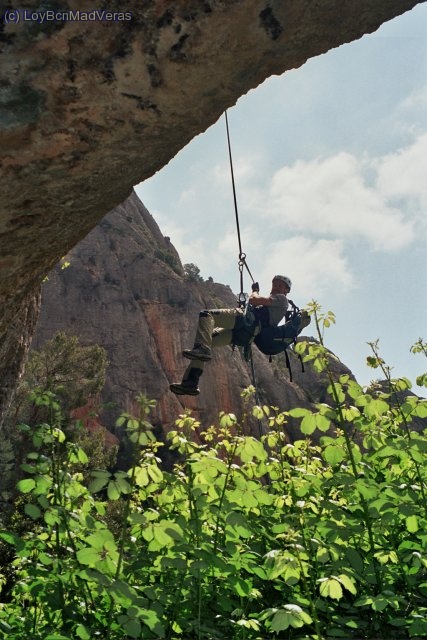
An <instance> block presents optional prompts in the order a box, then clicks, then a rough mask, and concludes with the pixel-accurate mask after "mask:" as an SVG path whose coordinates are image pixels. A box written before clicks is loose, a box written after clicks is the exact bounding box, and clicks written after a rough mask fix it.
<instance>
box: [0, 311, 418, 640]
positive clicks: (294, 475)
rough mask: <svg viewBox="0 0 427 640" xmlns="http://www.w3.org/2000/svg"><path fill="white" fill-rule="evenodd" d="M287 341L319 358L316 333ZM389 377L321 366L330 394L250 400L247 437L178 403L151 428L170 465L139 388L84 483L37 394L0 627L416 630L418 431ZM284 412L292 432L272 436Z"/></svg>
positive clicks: (117, 635)
mask: <svg viewBox="0 0 427 640" xmlns="http://www.w3.org/2000/svg"><path fill="white" fill-rule="evenodd" d="M313 314H314V315H315V319H316V322H319V329H320V336H321V335H322V334H321V327H320V323H321V320H320V319H319V316H318V315H317V314H318V309H317V308H313ZM326 319H327V317H326ZM313 349H314V347H313ZM304 353H305V356H306V357H308V358H310V359H311V361H312V362H317V363H319V366H323V364H324V363H325V362H326V366H327V359H325V351H324V347H323V345H322V344H320V345H316V346H315V349H314V350H311V351H310V350H308V347H307V348H306V350H305V352H304ZM375 357H377V356H375ZM390 384H391V387H392V388H391V389H390V390H387V391H381V392H378V391H376V392H375V393H374V394H371V393H366V392H365V391H364V390H363V389H362V388H361V387H360V386H359V385H358V384H357V383H356V382H355V381H353V380H351V379H350V378H349V376H341V377H340V379H339V380H333V379H332V377H331V379H330V389H329V393H330V395H331V396H332V397H334V399H335V403H334V405H333V406H328V405H326V404H323V403H322V404H318V405H317V406H316V407H315V409H314V410H313V411H308V410H307V409H293V410H291V411H288V412H279V411H278V410H276V409H274V408H270V407H266V406H264V407H255V408H254V410H253V413H254V415H255V416H256V417H258V418H259V419H263V420H265V421H267V422H268V426H269V428H268V433H267V434H266V435H265V436H263V437H262V438H261V440H257V439H255V438H253V437H250V436H244V435H243V433H242V430H243V427H244V425H245V420H246V417H245V416H242V417H241V419H238V418H237V417H236V416H235V415H234V414H224V413H222V414H220V417H219V423H218V425H217V426H216V427H210V428H209V429H207V430H206V431H204V432H202V431H201V425H200V423H199V422H197V421H196V420H195V419H194V418H193V417H192V416H191V415H189V414H184V415H182V416H180V417H179V419H178V420H177V421H176V430H173V431H171V432H170V433H169V434H168V444H169V446H170V447H171V449H172V450H174V451H176V452H177V453H178V454H179V463H177V464H176V466H175V468H174V470H173V471H172V472H166V471H164V470H163V469H162V468H161V465H160V460H159V457H158V451H159V448H160V447H161V446H164V445H162V444H161V443H160V442H158V441H157V440H156V438H155V436H154V433H153V428H152V426H151V424H150V422H149V414H150V411H151V409H152V406H153V403H152V402H150V401H148V400H147V399H146V398H145V397H144V396H140V397H139V399H138V402H139V413H138V415H136V416H132V415H130V414H123V415H122V416H121V418H120V419H119V424H120V426H121V427H122V428H123V429H125V431H126V433H127V437H128V438H129V441H130V442H131V443H132V444H133V447H134V462H133V464H132V465H131V467H130V469H129V470H127V471H117V470H116V471H115V472H114V473H110V472H109V471H105V470H102V469H99V470H96V471H94V472H93V473H92V475H91V481H90V483H89V486H87V485H86V484H85V483H84V482H83V473H82V471H81V469H82V467H84V465H85V464H86V459H87V456H86V454H85V453H84V451H82V450H81V449H80V448H79V447H78V446H77V445H75V444H73V443H71V442H69V441H67V438H66V435H65V433H64V430H63V428H62V423H63V417H62V414H61V411H60V407H59V404H58V399H57V397H56V396H55V395H54V394H49V393H47V392H46V393H45V394H44V395H43V396H42V399H43V401H44V402H46V403H47V406H48V407H49V409H50V417H51V418H50V421H49V422H43V423H41V424H39V425H37V427H36V428H35V429H33V430H31V431H28V432H27V433H28V437H29V438H31V440H32V442H33V450H32V452H31V453H30V454H29V455H28V458H27V461H26V463H25V471H26V476H25V478H23V479H22V481H21V482H20V483H19V490H20V492H21V494H22V500H23V501H24V503H25V513H26V515H27V517H28V518H29V520H30V521H32V522H33V527H32V528H30V529H29V530H27V532H26V533H22V532H20V531H19V530H18V529H17V528H15V529H13V528H10V529H9V530H4V531H2V532H0V540H1V541H2V544H3V546H4V547H6V548H10V549H13V550H14V560H13V562H12V571H9V573H8V575H7V576H6V578H5V579H4V580H3V583H2V580H1V577H0V585H2V588H3V591H2V592H1V596H0V597H1V603H0V638H1V637H5V638H6V637H7V638H12V639H14V640H24V639H25V640H27V638H31V639H32V640H47V639H51V640H53V639H54V638H57V639H60V638H62V639H64V640H74V639H75V638H77V639H81V640H92V639H96V638H102V639H103V640H119V639H120V640H121V639H123V638H143V639H149V638H163V639H169V640H172V639H174V640H175V639H180V638H181V639H182V640H191V639H194V640H196V639H197V640H199V639H202V638H203V639H212V640H213V639H221V638H222V639H228V640H231V639H235V640H240V639H243V638H244V639H249V640H251V639H252V640H264V639H265V638H286V639H288V638H289V639H292V640H296V639H302V638H317V640H320V639H322V638H325V639H326V638H337V637H341V638H347V639H350V638H379V637H383V638H385V637H390V638H394V639H398V638H408V637H409V638H418V637H426V636H427V623H426V619H427V605H426V602H427V534H426V531H427V501H426V483H427V464H426V455H425V454H426V451H427V440H426V437H425V436H426V432H425V431H424V432H423V433H420V432H414V431H412V430H411V429H410V424H411V421H412V420H413V418H414V417H420V416H421V417H427V401H425V400H422V399H419V398H417V397H415V396H410V397H408V398H407V399H406V400H405V401H404V402H402V403H401V404H399V405H396V403H395V402H394V396H393V393H394V391H393V390H394V389H398V388H400V387H403V388H407V381H405V379H402V380H396V381H390ZM245 397H246V400H247V401H249V400H250V399H251V391H250V390H248V391H247V392H245ZM291 418H292V420H295V419H296V420H300V421H301V431H302V433H303V435H306V436H307V437H306V438H305V439H300V440H297V441H295V442H290V441H289V438H288V434H287V424H288V421H289V420H290V419H291ZM314 434H316V435H317V436H319V444H314V443H313V442H312V441H311V437H312V436H313V435H314ZM354 434H357V437H356V438H354V437H353V436H354ZM64 451H65V455H64ZM112 507H114V508H115V518H114V526H112V525H111V522H110V521H111V508H112Z"/></svg>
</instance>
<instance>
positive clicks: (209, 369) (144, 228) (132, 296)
mask: <svg viewBox="0 0 427 640" xmlns="http://www.w3.org/2000/svg"><path fill="white" fill-rule="evenodd" d="M67 261H69V262H70V266H69V267H68V268H66V269H62V268H61V266H60V265H58V266H57V267H56V268H55V269H54V270H53V271H52V272H51V273H50V274H49V278H48V280H47V282H45V284H44V285H43V293H42V304H41V313H40V317H39V322H38V324H37V327H36V331H35V335H34V341H33V347H34V348H40V347H41V346H42V345H43V343H44V342H45V341H46V340H48V339H50V338H52V337H53V335H54V334H55V333H56V332H57V331H66V332H67V333H69V334H72V335H77V336H79V338H80V340H81V342H82V343H83V344H94V343H96V344H100V345H101V346H102V347H104V348H105V349H106V351H107V355H108V360H109V366H108V369H107V380H106V385H105V388H104V391H103V393H102V395H101V403H104V405H106V406H107V408H105V409H104V410H102V412H101V416H102V423H103V424H105V425H106V426H108V427H109V428H110V429H111V430H112V431H114V425H115V418H116V417H117V416H118V415H119V413H120V412H121V411H130V412H132V411H135V412H136V411H137V407H136V403H135V399H136V396H137V394H138V393H139V392H141V391H143V392H145V393H146V395H147V396H148V397H149V398H151V399H155V400H156V401H157V407H156V410H155V412H154V416H153V419H154V424H155V426H157V427H158V428H159V429H160V430H161V431H162V432H165V431H168V430H170V429H171V428H172V426H173V422H174V420H175V419H176V418H177V416H178V415H179V414H180V413H182V412H183V411H184V409H191V410H192V413H193V416H194V417H195V418H197V419H198V420H200V422H201V423H202V425H203V428H207V427H208V426H209V425H211V424H216V423H217V419H218V413H219V412H220V411H225V412H232V413H235V414H236V415H237V416H240V415H242V413H243V412H244V403H243V401H242V398H241V395H240V394H241V392H242V390H243V389H244V388H245V387H247V386H249V385H250V384H251V383H252V381H253V380H252V372H251V368H250V367H249V365H248V363H246V362H245V360H244V358H243V356H242V354H241V353H240V351H239V350H238V349H235V350H234V352H233V351H232V349H231V347H224V348H222V349H216V350H214V358H213V361H212V362H211V363H209V364H207V365H206V366H205V372H204V374H203V376H202V378H201V380H200V388H201V394H200V396H198V397H196V398H195V397H191V396H175V395H174V394H173V393H171V392H170V390H169V384H170V383H171V382H173V381H177V380H180V377H181V375H182V373H183V371H184V369H185V367H186V366H187V364H188V361H187V360H185V359H184V358H183V357H182V354H181V352H182V350H183V349H184V348H187V347H189V346H191V345H192V344H193V339H194V333H195V328H196V325H197V319H198V314H199V311H200V310H201V309H204V308H216V307H224V306H225V307H234V306H236V295H235V294H233V293H232V291H231V289H230V288H229V287H226V286H224V285H221V284H218V283H215V282H213V281H211V280H208V281H205V282H193V281H192V280H191V278H188V277H186V276H185V274H184V271H183V267H182V265H181V261H180V259H179V256H178V254H177V252H176V250H175V249H174V247H173V245H172V244H171V242H170V239H169V238H167V237H166V238H165V237H164V236H163V235H162V233H161V231H160V229H159V228H158V226H157V224H156V223H155V221H154V220H153V218H152V216H151V215H150V213H149V212H148V211H147V209H146V208H145V207H144V205H143V204H142V202H141V201H140V200H139V199H138V197H137V196H136V194H135V193H133V194H132V195H131V196H130V197H129V198H128V199H127V200H126V201H125V202H124V203H123V204H122V205H120V206H118V207H116V208H115V209H114V210H113V211H111V212H110V213H109V214H108V215H107V216H105V217H104V218H103V220H102V221H101V223H100V224H99V225H98V226H97V227H96V228H95V229H93V231H91V232H90V233H89V234H88V236H87V237H86V238H85V239H84V240H82V241H81V242H80V243H79V244H78V245H77V246H76V247H75V248H74V249H73V250H72V251H71V252H70V254H69V255H68V256H67ZM252 352H253V358H254V365H255V374H256V381H257V387H258V389H259V394H260V401H261V402H262V403H266V404H269V405H273V406H277V407H278V408H280V409H282V410H283V409H289V408H292V407H295V406H302V407H309V406H311V404H312V403H313V402H317V401H324V400H325V399H326V387H327V382H326V381H325V380H322V379H321V377H320V376H319V375H318V374H316V373H315V372H314V371H313V370H312V369H310V367H307V370H306V371H305V372H304V373H302V372H301V365H300V362H299V361H298V359H297V358H296V357H294V358H292V355H291V358H292V373H293V376H294V382H291V381H290V380H289V373H288V371H287V370H286V368H284V369H283V368H282V367H281V366H279V365H280V359H279V358H278V357H277V358H275V359H274V363H269V361H268V358H267V356H265V355H263V354H262V353H260V352H259V351H258V350H257V349H256V347H253V350H252ZM334 367H335V369H336V373H337V377H338V375H339V374H340V373H350V372H349V370H348V369H347V368H346V367H345V366H344V365H343V364H341V363H339V362H338V361H337V363H335V364H334ZM112 404H113V405H114V407H113V408H111V405H112ZM252 405H253V401H251V403H250V407H252ZM108 407H110V408H108ZM248 426H249V430H250V431H251V432H252V433H253V434H254V435H259V426H260V425H259V424H258V423H257V421H255V420H249V421H248ZM264 426H265V425H264ZM119 435H120V434H119ZM294 435H295V433H294V431H293V425H292V424H291V425H290V426H289V438H290V439H293V437H294Z"/></svg>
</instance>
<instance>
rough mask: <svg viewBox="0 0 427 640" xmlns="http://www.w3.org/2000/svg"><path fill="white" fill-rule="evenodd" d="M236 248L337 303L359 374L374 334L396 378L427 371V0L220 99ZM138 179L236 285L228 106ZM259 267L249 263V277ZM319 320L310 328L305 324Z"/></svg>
mask: <svg viewBox="0 0 427 640" xmlns="http://www.w3.org/2000/svg"><path fill="white" fill-rule="evenodd" d="M227 114H228V121H229V127H230V135H231V145H232V152H233V165H234V173H235V181H236V192H237V202H238V211H239V219H240V228H241V237H242V248H243V251H244V252H245V254H246V259H247V264H248V266H249V268H250V270H251V272H252V274H253V275H254V278H255V279H256V280H257V281H259V283H260V287H261V293H262V294H263V293H268V292H269V291H270V287H271V278H272V276H273V275H274V274H276V273H281V274H284V275H287V276H289V277H290V278H291V280H292V283H293V287H292V291H291V294H290V296H289V297H290V298H291V299H292V300H293V301H294V302H295V303H296V304H297V305H298V306H300V307H304V306H305V305H306V304H307V303H308V302H310V301H311V300H315V301H316V302H318V303H319V304H320V305H321V307H322V310H323V311H325V312H326V311H329V310H331V311H333V312H334V313H335V316H336V324H335V325H333V326H332V327H331V328H330V329H328V330H327V332H326V334H325V342H326V345H327V346H328V347H329V348H330V349H331V350H332V351H333V352H334V353H335V354H336V355H337V356H338V357H339V359H340V360H341V361H342V362H344V364H346V365H347V366H348V367H349V368H350V369H351V370H352V372H353V373H354V374H355V376H356V378H357V379H358V381H359V383H361V384H363V385H365V384H369V382H370V380H372V379H375V378H378V377H380V376H379V374H378V373H377V372H376V371H374V370H372V369H370V368H368V367H367V366H366V357H367V356H369V355H372V354H371V350H370V347H369V346H368V344H367V343H368V342H372V341H375V340H377V339H379V347H380V353H381V356H382V357H383V359H384V360H385V361H386V362H387V364H388V365H389V366H390V367H392V375H393V376H395V377H400V376H406V377H408V378H409V379H410V380H411V381H412V382H413V390H414V391H415V392H416V393H418V394H419V395H426V393H425V389H424V391H423V389H421V388H420V387H417V386H416V384H415V378H416V376H417V375H420V374H421V373H423V372H425V371H426V370H427V360H426V359H425V357H424V356H423V355H422V354H418V355H413V354H411V353H410V347H411V345H412V344H413V343H414V342H416V341H417V340H418V339H419V338H420V337H421V338H423V339H424V341H427V294H426V290H427V287H426V281H427V251H426V244H427V216H426V210H427V161H426V160H427V3H423V4H422V5H419V6H416V7H415V8H414V9H413V10H412V11H410V12H408V13H406V14H404V15H402V16H399V17H398V18H395V19H394V20H392V21H390V22H387V23H385V24H384V25H382V26H381V27H380V29H379V30H378V31H376V32H375V33H374V34H370V35H366V36H364V37H363V38H361V39H360V40H358V41H356V42H353V43H349V44H345V45H342V46H341V47H338V48H336V49H333V50H331V51H329V52H328V53H326V54H324V55H321V56H318V57H316V58H312V59H310V60H309V61H307V62H306V63H305V65H303V66H302V67H300V68H299V69H295V70H291V71H288V72H286V73H284V74H283V75H282V76H275V77H271V78H269V79H268V80H266V81H265V82H264V83H263V84H262V85H260V86H259V87H257V88H256V89H254V90H252V91H250V92H249V93H248V94H246V95H245V96H243V97H241V98H240V99H239V100H238V101H237V103H236V105H235V106H233V107H232V108H230V109H229V110H228V112H227ZM136 192H137V194H138V195H139V197H140V199H141V200H142V201H143V203H144V204H145V206H146V207H147V208H148V210H149V211H150V212H151V214H152V215H153V216H154V218H155V219H156V221H157V223H158V224H159V226H160V228H161V230H162V232H163V234H164V235H166V236H170V238H171V241H172V243H173V244H174V245H175V247H176V248H177V250H178V252H179V254H180V257H181V260H182V262H183V263H190V262H191V263H194V264H196V265H197V266H198V267H199V268H200V273H201V275H202V276H203V277H204V278H208V277H212V278H213V279H214V280H215V281H216V282H221V283H223V284H228V285H230V286H231V288H232V290H233V291H236V292H238V291H239V271H238V254H239V249H238V240H237V233H236V224H235V215H234V204H233V193H232V184H231V177H230V167H229V161H228V149H227V139H226V129H225V119H224V117H221V118H220V119H219V120H218V122H217V123H215V124H214V125H213V126H212V127H210V128H209V129H208V130H207V131H206V132H205V133H203V134H201V135H199V136H197V137H196V138H195V139H194V140H192V141H191V142H190V144H188V145H187V147H185V148H184V149H183V150H182V151H181V152H180V153H179V154H178V155H177V156H175V158H173V159H172V160H171V161H170V162H169V164H168V165H167V166H166V167H164V168H163V169H162V170H161V171H159V172H158V173H157V174H156V175H155V176H153V177H152V178H151V179H149V180H147V181H145V182H143V183H141V184H140V185H137V186H136ZM250 284H251V280H250V278H249V277H245V290H247V291H249V290H250ZM312 334H313V335H314V331H312Z"/></svg>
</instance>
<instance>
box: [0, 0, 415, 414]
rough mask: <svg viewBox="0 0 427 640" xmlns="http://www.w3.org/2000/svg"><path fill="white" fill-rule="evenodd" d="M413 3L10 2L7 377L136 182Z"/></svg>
mask: <svg viewBox="0 0 427 640" xmlns="http://www.w3.org/2000/svg"><path fill="white" fill-rule="evenodd" d="M416 4H418V0H388V1H387V2H378V0H359V1H358V2H357V3H356V2H342V0H316V2H307V0H289V1H288V2H283V1H282V0H233V1H232V2H224V1H223V0H185V1H184V0H178V1H177V2H174V3H171V2H165V1H164V0H149V1H148V0H124V1H123V0H121V1H120V2H118V0H109V2H108V3H107V2H104V0H102V1H100V3H99V8H98V9H97V11H88V8H87V3H86V2H83V0H68V2H67V1H65V0H42V2H40V3H35V2H29V3H27V4H26V5H25V7H26V8H25V9H23V8H22V6H23V5H22V3H21V2H19V1H18V0H8V2H7V3H4V4H3V6H2V9H1V11H2V22H1V23H0V61H1V64H0V149H1V173H0V203H1V204H0V309H1V315H0V380H3V379H8V380H10V382H11V381H12V377H13V376H11V374H12V373H13V375H17V374H18V373H19V371H20V369H21V364H22V362H21V360H22V357H21V355H22V354H21V352H22V353H24V351H25V349H24V350H22V349H21V348H16V347H17V345H18V346H19V345H21V344H24V343H26V342H28V340H27V338H26V337H24V338H23V339H22V337H21V335H20V331H17V328H18V327H19V326H22V327H23V334H28V333H29V327H30V324H31V323H29V324H28V325H27V324H26V319H27V318H28V317H32V316H33V315H34V314H33V312H34V311H35V309H36V297H35V292H36V291H37V287H38V285H39V284H40V282H41V280H42V278H43V276H44V275H45V274H46V273H47V272H48V271H49V270H50V269H51V268H52V267H53V266H54V264H56V263H57V261H58V259H59V258H60V257H61V256H62V255H64V254H65V253H66V252H67V251H68V250H69V249H70V248H71V247H73V246H74V245H75V244H76V243H77V242H78V241H79V240H81V239H82V238H83V237H84V236H85V235H86V234H87V233H88V232H89V230H90V229H92V228H93V227H94V226H95V225H96V223H97V222H98V221H99V220H100V219H101V218H102V217H103V216H104V215H105V214H106V213H107V212H108V211H109V210H110V209H111V207H113V206H115V205H118V204H119V203H120V202H123V201H124V200H125V198H126V197H127V196H128V195H129V193H130V191H131V188H132V186H133V185H134V184H136V183H138V182H140V181H141V180H143V179H144V178H147V177H149V176H151V175H152V174H153V173H154V172H155V171H157V170H158V169H160V168H161V167H162V166H163V165H164V164H166V163H167V162H168V161H169V160H170V158H172V157H173V156H174V155H175V154H176V153H177V151H178V150H179V149H181V148H182V147H183V146H184V145H185V144H186V143H187V142H188V141H189V140H191V139H192V138H193V137H194V136H195V135H196V134H198V133H200V132H201V131H203V130H205V129H206V128H207V127H208V126H209V125H210V124H211V123H213V122H214V121H215V120H217V118H218V117H219V116H220V114H221V113H222V112H223V111H224V110H225V109H226V108H227V107H228V106H230V105H232V104H234V103H235V101H236V100H237V98H238V97H239V96H240V95H242V94H243V93H245V92H247V91H248V90H249V89H251V88H253V87H255V86H257V85H258V84H259V83H260V82H262V81H263V80H264V79H265V78H266V77H268V76H269V75H272V74H278V73H283V72H284V71H286V70H287V69H291V68H295V67H298V66H300V65H302V64H303V63H304V62H305V61H306V60H307V58H309V57H312V56H315V55H319V54H321V53H324V52H326V51H327V50H328V49H330V48H332V47H336V46H338V45H340V44H342V43H344V42H349V41H351V40H354V39H356V38H359V37H361V36H362V35H363V34H365V33H368V32H372V31H374V30H376V29H377V28H378V27H379V26H380V25H381V24H382V23H383V22H384V21H386V20H389V19H391V18H393V17H395V16H397V15H399V14H401V13H403V12H405V11H407V10H409V9H411V8H412V7H414V6H415V5H416ZM79 12H80V13H79ZM24 325H25V328H24ZM11 354H14V356H13V357H12V356H11ZM11 357H12V361H11ZM10 382H8V383H7V384H5V385H4V387H3V388H2V390H1V392H0V422H1V415H2V412H3V411H4V408H5V405H6V404H7V402H8V398H9V396H10V388H11V385H10ZM2 384H3V383H2ZM12 386H13V384H12Z"/></svg>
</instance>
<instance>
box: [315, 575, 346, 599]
mask: <svg viewBox="0 0 427 640" xmlns="http://www.w3.org/2000/svg"><path fill="white" fill-rule="evenodd" d="M317 582H320V587H319V592H320V595H321V596H323V597H324V598H327V597H329V598H333V599H334V600H341V598H342V597H343V592H342V587H341V584H340V582H339V580H337V579H336V578H320V580H318V581H317Z"/></svg>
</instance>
